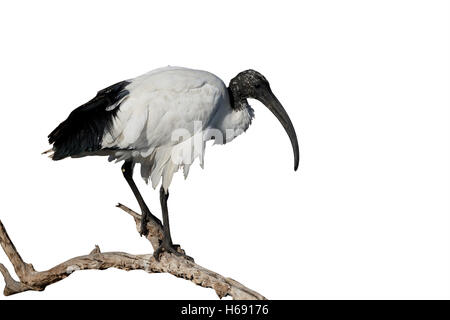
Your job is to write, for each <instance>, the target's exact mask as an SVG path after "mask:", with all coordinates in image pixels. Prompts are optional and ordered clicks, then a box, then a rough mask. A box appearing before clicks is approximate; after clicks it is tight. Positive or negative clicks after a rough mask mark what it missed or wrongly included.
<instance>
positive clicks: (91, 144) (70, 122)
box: [48, 81, 130, 161]
mask: <svg viewBox="0 0 450 320" xmlns="http://www.w3.org/2000/svg"><path fill="white" fill-rule="evenodd" d="M128 84H130V82H129V81H122V82H119V83H116V84H114V85H112V86H110V87H108V88H105V89H103V90H100V91H99V92H97V95H96V96H95V97H94V98H93V99H91V100H90V101H88V102H87V103H85V104H84V105H82V106H80V107H78V108H76V109H75V110H73V111H72V112H71V113H70V115H69V117H68V118H67V119H66V120H64V121H63V122H61V123H60V124H59V125H58V126H57V127H56V128H55V129H54V130H53V131H52V132H51V133H50V134H49V135H48V142H49V144H51V145H53V151H54V154H53V158H52V159H53V160H55V161H56V160H62V159H64V158H67V157H71V156H76V155H79V154H82V153H84V152H93V151H97V150H99V149H100V148H101V142H102V138H103V135H104V133H105V132H106V131H107V130H110V126H111V124H112V121H113V119H114V117H115V116H116V113H117V111H118V110H119V107H120V104H121V102H122V101H123V98H125V97H126V96H127V95H128V94H129V91H128V90H126V86H127V85H128ZM113 104H115V107H114V108H113V109H112V110H108V107H109V106H111V105H113Z"/></svg>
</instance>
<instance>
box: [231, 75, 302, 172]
mask: <svg viewBox="0 0 450 320" xmlns="http://www.w3.org/2000/svg"><path fill="white" fill-rule="evenodd" d="M228 90H229V91H230V98H231V100H232V101H231V106H232V108H233V109H234V110H241V109H243V108H245V107H247V106H248V102H247V99H248V98H253V99H256V100H259V101H260V102H261V103H262V104H264V105H265V106H266V107H267V108H268V109H269V110H270V111H271V112H272V113H273V114H274V115H275V116H276V117H277V119H278V121H280V123H281V124H282V125H283V127H284V129H285V130H286V133H287V134H288V136H289V139H290V140H291V144H292V149H293V151H294V170H297V168H298V162H299V158H300V156H299V151H298V141H297V135H296V133H295V129H294V126H293V125H292V122H291V119H290V118H289V115H288V114H287V112H286V110H285V109H284V108H283V106H282V105H281V103H280V101H278V99H277V97H276V96H275V94H274V93H273V92H272V90H271V89H270V85H269V82H268V81H267V79H266V78H265V77H264V76H263V75H262V74H261V73H259V72H258V71H255V70H251V69H250V70H246V71H242V72H241V73H239V74H238V75H237V76H236V77H234V78H233V79H231V81H230V85H229V87H228Z"/></svg>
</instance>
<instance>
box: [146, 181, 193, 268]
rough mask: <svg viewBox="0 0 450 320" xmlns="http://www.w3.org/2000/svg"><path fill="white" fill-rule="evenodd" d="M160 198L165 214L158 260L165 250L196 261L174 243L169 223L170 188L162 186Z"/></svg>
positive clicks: (156, 254)
mask: <svg viewBox="0 0 450 320" xmlns="http://www.w3.org/2000/svg"><path fill="white" fill-rule="evenodd" d="M159 199H160V201H161V210H162V216H163V233H164V236H163V240H162V242H161V244H160V246H159V248H158V249H157V250H156V251H155V253H154V256H155V258H156V260H159V255H160V254H161V253H162V252H163V251H166V252H170V253H173V254H176V255H179V256H185V257H186V258H188V259H189V260H191V261H194V259H192V258H191V257H189V256H186V255H185V254H183V253H181V252H180V251H178V248H179V247H180V246H179V245H177V244H173V242H172V236H171V235H170V224H169V210H168V209H167V199H169V190H167V192H166V191H165V190H164V188H163V187H162V186H161V189H160V191H159Z"/></svg>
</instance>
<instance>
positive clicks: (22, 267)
mask: <svg viewBox="0 0 450 320" xmlns="http://www.w3.org/2000/svg"><path fill="white" fill-rule="evenodd" d="M117 207H118V208H120V209H122V210H124V211H125V212H126V213H128V214H129V215H131V216H132V217H133V218H134V221H135V223H136V228H137V231H138V232H139V231H140V221H141V215H140V214H138V213H136V212H135V211H133V210H131V209H130V208H128V207H126V206H124V205H122V204H118V205H117ZM147 227H148V230H149V233H148V235H147V239H148V240H149V241H150V243H151V244H152V246H153V249H154V250H156V248H157V247H158V246H159V241H160V240H161V239H162V229H161V227H160V226H159V225H157V224H155V223H153V222H152V221H150V222H149V223H148V224H147ZM0 244H1V246H2V248H3V250H4V251H5V253H6V255H7V256H8V258H9V260H10V261H11V263H12V265H13V267H14V271H15V272H16V274H17V276H18V277H19V279H20V281H16V280H14V279H13V277H12V276H11V274H10V273H9V271H8V269H6V267H5V266H4V265H3V264H1V263H0V272H1V273H2V275H3V277H4V279H5V289H4V291H3V293H4V295H5V296H9V295H12V294H16V293H20V292H24V291H28V290H34V291H42V290H44V289H45V288H46V287H47V286H48V285H51V284H53V283H55V282H58V281H60V280H62V279H64V278H66V277H68V276H70V275H71V274H72V273H73V272H75V271H78V270H88V269H91V270H92V269H96V270H104V269H108V268H117V269H122V270H126V271H129V270H145V271H146V272H148V273H161V272H166V273H170V274H172V275H174V276H176V277H178V278H183V279H187V280H191V281H192V282H194V283H195V284H197V285H199V286H202V287H204V288H212V289H214V290H215V292H216V293H217V295H218V296H219V298H223V297H225V296H231V297H232V298H233V299H235V300H264V299H265V298H264V297H263V296H262V295H260V294H259V293H257V292H255V291H253V290H250V289H248V288H247V287H245V286H244V285H242V284H240V283H239V282H237V281H235V280H233V279H231V278H226V277H224V276H222V275H220V274H218V273H216V272H213V271H211V270H208V269H205V268H203V267H201V266H199V265H197V264H196V263H194V262H193V261H190V260H188V259H187V258H185V257H184V256H178V255H174V254H171V253H167V252H163V253H162V254H161V256H160V261H157V260H156V259H155V258H154V257H153V255H152V254H143V255H132V254H129V253H124V252H101V251H100V248H99V247H98V246H97V245H96V246H95V249H94V250H92V251H91V252H90V253H89V254H88V255H84V256H79V257H75V258H72V259H70V260H67V261H65V262H63V263H60V264H58V265H57V266H55V267H53V268H51V269H49V270H47V271H36V270H35V269H34V267H33V265H32V264H30V263H26V262H25V261H23V259H22V257H21V256H20V254H19V253H18V252H17V249H16V248H15V246H14V244H13V243H12V241H11V239H10V238H9V236H8V234H7V232H6V229H5V227H4V226H3V224H2V222H1V221H0ZM179 250H180V251H181V252H182V249H181V248H180V249H179Z"/></svg>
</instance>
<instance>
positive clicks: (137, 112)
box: [47, 66, 299, 260]
mask: <svg viewBox="0 0 450 320" xmlns="http://www.w3.org/2000/svg"><path fill="white" fill-rule="evenodd" d="M249 99H256V100H259V101H260V102H261V103H262V104H263V105H265V106H266V107H267V108H268V109H269V110H270V111H271V112H272V113H273V114H274V115H275V117H276V118H277V119H278V121H279V122H280V123H281V125H282V126H283V127H284V129H285V131H286V133H287V135H288V137H289V139H290V142H291V145H292V150H293V153H294V170H295V171H296V170H297V168H298V165H299V146H298V140H297V135H296V132H295V129H294V126H293V124H292V122H291V119H290V118H289V115H288V114H287V112H286V110H285V109H284V107H283V106H282V104H281V103H280V101H279V100H278V99H277V97H276V96H275V94H274V93H273V92H272V90H271V87H270V84H269V82H268V81H267V79H266V78H265V77H264V76H263V75H262V74H261V73H259V72H257V71H255V70H253V69H248V70H245V71H242V72H240V73H238V74H237V75H236V76H235V77H234V78H232V79H231V80H230V82H229V85H228V86H226V85H225V83H224V82H223V81H222V80H221V79H220V78H219V77H218V76H216V75H214V74H213V73H210V72H207V71H202V70H195V69H189V68H184V67H171V66H168V67H163V68H159V69H155V70H152V71H150V72H147V73H145V74H143V75H140V76H137V77H135V78H132V79H129V80H124V81H121V82H118V83H116V84H113V85H111V86H109V87H107V88H105V89H102V90H100V91H98V92H97V95H96V96H95V97H94V98H92V99H91V100H89V101H88V102H86V103H85V104H83V105H81V106H79V107H78V108H76V109H74V110H73V111H72V112H71V113H70V114H69V116H68V117H67V119H66V120H64V121H63V122H61V123H60V124H59V125H58V126H57V127H56V128H55V129H54V130H53V131H52V132H51V133H50V134H49V135H48V142H49V144H50V145H51V149H50V150H48V151H47V153H50V155H49V157H50V158H51V159H52V160H54V161H58V160H62V159H65V158H80V157H85V156H99V155H100V156H108V160H109V161H116V162H121V161H123V165H122V167H121V171H122V174H123V176H124V178H125V180H126V182H127V183H128V185H129V187H130V188H131V191H132V192H133V194H134V196H135V198H136V200H137V202H138V204H139V207H140V210H141V214H142V218H141V226H140V234H141V236H143V235H144V236H146V235H148V229H147V223H148V222H149V221H153V222H154V223H156V224H158V225H159V226H160V227H161V228H162V230H163V236H162V240H161V241H160V243H159V247H158V248H157V249H156V250H155V251H154V256H155V258H156V259H157V260H159V258H160V255H161V254H162V253H163V252H167V253H171V254H175V255H184V256H187V255H185V253H184V252H180V251H181V250H178V249H179V246H178V245H175V244H173V241H172V237H171V234H170V225H169V213H168V206H167V202H168V198H169V186H170V184H171V181H172V177H173V175H174V174H175V173H176V172H177V171H178V170H180V169H182V170H183V173H184V177H185V178H187V176H188V173H189V168H190V166H191V165H192V163H193V162H194V161H195V160H196V159H197V158H198V159H199V162H200V166H201V167H202V168H203V164H204V150H205V146H206V142H207V141H209V140H214V144H226V143H228V142H230V141H232V140H233V139H234V138H235V137H237V136H238V135H240V134H242V133H243V132H245V131H246V130H247V129H248V127H249V126H250V124H251V123H252V120H253V118H254V110H253V108H252V107H251V106H250V104H249V101H248V100H249ZM136 164H139V165H140V173H141V176H142V178H143V179H144V180H145V182H146V183H149V182H150V183H151V185H152V186H153V188H154V189H156V188H157V187H158V186H159V185H160V205H161V211H162V220H163V221H162V222H161V220H160V219H159V218H158V217H156V216H155V215H154V214H153V213H152V212H151V211H150V210H149V208H148V206H147V204H146V203H145V201H144V199H143V197H142V195H141V193H140V192H139V190H138V188H137V186H136V184H135V182H134V180H133V171H134V168H135V165H136ZM187 257H188V258H190V257H189V256H187Z"/></svg>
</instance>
